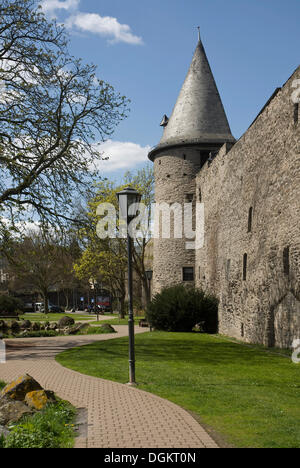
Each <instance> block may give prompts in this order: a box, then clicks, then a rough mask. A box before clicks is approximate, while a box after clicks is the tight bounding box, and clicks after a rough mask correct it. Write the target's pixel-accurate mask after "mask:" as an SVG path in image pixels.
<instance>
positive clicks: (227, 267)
mask: <svg viewBox="0 0 300 468" xmlns="http://www.w3.org/2000/svg"><path fill="white" fill-rule="evenodd" d="M230 265H231V260H230V259H229V260H227V262H226V280H227V281H229V279H230Z"/></svg>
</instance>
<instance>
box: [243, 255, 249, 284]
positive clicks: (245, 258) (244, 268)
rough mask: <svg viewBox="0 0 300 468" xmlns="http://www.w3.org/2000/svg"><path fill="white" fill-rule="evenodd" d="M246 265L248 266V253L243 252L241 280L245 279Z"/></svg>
mask: <svg viewBox="0 0 300 468" xmlns="http://www.w3.org/2000/svg"><path fill="white" fill-rule="evenodd" d="M247 267H248V255H247V254H246V253H245V254H244V257H243V280H244V281H246V280H247Z"/></svg>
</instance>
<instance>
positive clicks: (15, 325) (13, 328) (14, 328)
mask: <svg viewBox="0 0 300 468" xmlns="http://www.w3.org/2000/svg"><path fill="white" fill-rule="evenodd" d="M10 329H11V331H12V333H13V334H14V335H17V334H18V333H20V324H19V322H16V321H15V320H14V321H13V322H11V324H10Z"/></svg>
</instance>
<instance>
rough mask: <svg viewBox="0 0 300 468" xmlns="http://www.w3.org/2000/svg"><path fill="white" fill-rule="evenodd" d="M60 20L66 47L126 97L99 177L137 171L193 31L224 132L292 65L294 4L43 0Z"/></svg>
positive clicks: (174, 90) (154, 138) (297, 15)
mask: <svg viewBox="0 0 300 468" xmlns="http://www.w3.org/2000/svg"><path fill="white" fill-rule="evenodd" d="M42 4H43V6H44V9H45V11H46V13H47V15H49V16H55V17H56V18H57V20H58V21H59V22H64V23H65V24H66V26H67V28H68V30H69V33H70V39H71V43H70V50H71V52H72V54H73V55H75V56H77V57H81V58H83V59H84V60H85V61H86V62H93V63H95V64H96V65H98V75H99V78H101V79H104V80H105V81H108V82H109V83H110V84H112V85H113V86H114V87H115V88H116V90H118V91H119V92H120V93H121V94H122V95H126V96H127V97H128V98H130V99H131V101H132V102H131V112H130V116H129V118H128V119H127V120H126V121H124V122H122V123H121V125H120V126H119V127H118V129H117V131H116V132H115V134H114V136H113V138H112V141H108V142H107V143H106V144H105V147H104V149H105V150H106V151H107V153H109V155H110V161H109V162H108V163H105V162H103V165H105V164H106V166H105V167H104V168H103V173H104V175H105V176H107V177H120V175H121V174H122V173H123V172H124V171H125V170H126V169H135V168H139V167H142V166H143V165H144V164H145V161H146V154H147V152H148V150H149V148H150V147H152V146H155V145H156V144H157V143H158V142H159V140H160V138H161V134H162V129H161V127H160V126H159V123H160V121H161V118H162V116H163V114H167V115H170V114H171V112H172V109H173V106H174V104H175V102H176V99H177V96H178V94H179V91H180V88H181V86H182V84H183V81H184V78H185V75H186V73H187V71H188V68H189V65H190V62H191V59H192V56H193V53H194V49H195V47H196V43H197V29H196V28H197V26H200V27H201V36H202V40H203V43H204V46H205V49H206V52H207V55H208V58H209V61H210V64H211V67H212V70H213V73H214V76H215V79H216V82H217V85H218V88H219V91H220V94H221V97H222V100H223V103H224V106H225V110H226V113H227V117H228V120H229V123H230V126H231V130H232V133H233V135H234V136H235V137H236V138H239V137H240V136H241V135H242V134H243V133H244V132H245V131H246V130H247V128H248V127H249V125H250V124H251V122H252V121H253V120H254V118H255V117H256V115H257V114H258V112H259V111H260V110H261V108H262V107H263V105H264V104H265V103H266V101H267V100H268V99H269V97H270V96H271V94H272V93H273V91H274V90H275V88H276V87H278V86H282V84H283V83H284V82H285V81H286V80H287V79H288V78H289V76H290V75H291V74H292V73H293V71H294V70H295V69H296V68H297V66H298V65H299V62H300V60H299V55H300V54H299V49H300V47H299V45H300V27H299V19H300V1H299V0H287V1H286V2H283V1H282V0H227V1H224V0H151V1H145V0H43V1H42Z"/></svg>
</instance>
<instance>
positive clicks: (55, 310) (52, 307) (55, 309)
mask: <svg viewBox="0 0 300 468" xmlns="http://www.w3.org/2000/svg"><path fill="white" fill-rule="evenodd" d="M48 310H49V312H50V314H64V312H65V311H64V310H63V309H62V308H61V307H59V306H56V305H49V307H48ZM40 312H41V313H42V314H44V313H45V308H44V306H43V307H42V308H41V309H40Z"/></svg>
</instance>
